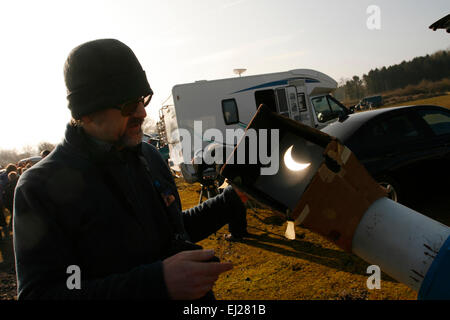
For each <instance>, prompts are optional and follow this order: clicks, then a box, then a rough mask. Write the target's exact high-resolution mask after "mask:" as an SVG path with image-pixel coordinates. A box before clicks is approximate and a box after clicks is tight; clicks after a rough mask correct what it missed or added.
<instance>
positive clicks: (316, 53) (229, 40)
mask: <svg viewBox="0 0 450 320" xmlns="http://www.w3.org/2000/svg"><path fill="white" fill-rule="evenodd" d="M371 6H376V9H377V10H375V11H374V10H373V9H372V8H373V7H371ZM368 9H369V10H368ZM449 13H450V1H448V0H427V1H425V0H390V1H386V0H371V1H366V0H341V1H335V0H328V1H318V0H317V1H306V0H278V1H274V0H164V1H156V0H126V1H123V0H110V1H106V0H104V1H97V0H89V1H84V0H78V1H65V0H58V1H45V0H40V1H34V0H21V1H6V0H1V2H0V36H1V37H0V39H1V42H0V48H1V50H0V149H12V148H16V149H18V150H20V149H21V148H22V147H24V146H27V145H28V146H33V145H37V144H38V143H39V142H42V141H47V142H51V143H58V142H60V141H61V139H62V138H63V136H64V131H65V127H66V124H67V122H68V121H69V120H70V111H69V109H68V108H67V100H66V89H65V85H64V78H63V65H64V62H65V60H66V58H67V55H68V54H69V52H70V51H71V50H72V49H73V48H74V47H76V46H78V45H79V44H81V43H84V42H87V41H91V40H95V39H100V38H115V39H118V40H120V41H122V42H124V43H125V44H127V45H128V46H129V47H130V48H131V49H132V50H133V51H134V53H135V54H136V56H137V57H138V59H139V61H140V62H141V65H142V66H143V68H144V70H145V71H146V74H147V78H148V80H149V83H150V86H151V87H152V89H153V91H154V93H155V94H154V96H153V99H152V101H151V103H150V105H149V106H148V107H147V114H148V116H150V117H152V118H156V117H157V114H158V109H159V108H160V107H161V104H162V102H163V101H164V100H165V99H166V98H167V97H169V95H170V93H171V89H172V87H173V86H174V85H176V84H180V83H188V82H194V81H196V80H213V79H220V78H230V77H234V76H236V75H234V74H233V69H236V68H246V69H247V71H246V72H245V73H244V75H255V74H261V73H270V72H280V71H288V70H292V69H301V68H307V69H315V70H318V71H321V72H323V73H325V74H328V75H329V76H331V77H333V78H334V79H335V80H336V81H338V82H339V81H340V80H341V79H346V78H350V77H352V76H353V75H358V76H362V75H363V74H364V73H367V72H368V71H369V70H370V69H374V68H377V67H383V66H389V65H393V64H397V63H401V62H402V61H403V60H406V61H408V60H410V59H412V58H414V57H416V56H422V55H426V54H430V53H433V52H435V51H438V50H443V49H449V48H450V35H449V34H447V33H446V32H445V31H443V30H438V31H436V32H433V31H432V30H430V29H428V26H429V25H430V24H432V23H433V22H435V21H436V20H438V19H440V18H442V17H443V16H445V15H446V14H449ZM368 22H369V26H368ZM374 27H375V28H374Z"/></svg>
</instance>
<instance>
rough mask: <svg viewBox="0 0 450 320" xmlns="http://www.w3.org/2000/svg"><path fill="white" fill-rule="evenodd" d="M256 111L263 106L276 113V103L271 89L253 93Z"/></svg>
mask: <svg viewBox="0 0 450 320" xmlns="http://www.w3.org/2000/svg"><path fill="white" fill-rule="evenodd" d="M255 102H256V109H258V108H259V106H260V105H261V104H265V105H266V106H267V107H269V109H270V110H271V111H272V112H275V113H276V112H277V103H276V100H275V92H274V91H273V90H272V89H269V90H259V91H255Z"/></svg>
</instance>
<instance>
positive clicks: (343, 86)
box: [336, 49, 450, 100]
mask: <svg viewBox="0 0 450 320" xmlns="http://www.w3.org/2000/svg"><path fill="white" fill-rule="evenodd" d="M446 78H450V50H448V49H447V50H441V51H437V52H435V53H433V54H431V55H428V54H427V55H426V56H422V57H416V58H414V59H412V60H411V61H402V62H401V63H400V64H396V65H392V66H389V67H387V68H386V67H382V68H381V69H378V68H376V69H375V70H370V71H369V72H368V73H367V74H364V75H363V76H362V78H360V77H358V76H353V78H352V79H348V80H341V81H340V86H339V88H338V90H337V92H336V94H337V95H338V96H340V97H339V98H340V99H342V100H356V99H361V98H363V97H364V96H367V95H375V94H381V93H384V92H389V91H394V90H397V89H401V88H405V87H407V86H414V85H418V84H420V83H421V82H422V83H424V82H427V83H430V82H439V81H441V80H443V79H446ZM445 83H448V82H445ZM436 89H439V90H445V89H446V90H450V88H442V84H441V85H439V86H437V88H436Z"/></svg>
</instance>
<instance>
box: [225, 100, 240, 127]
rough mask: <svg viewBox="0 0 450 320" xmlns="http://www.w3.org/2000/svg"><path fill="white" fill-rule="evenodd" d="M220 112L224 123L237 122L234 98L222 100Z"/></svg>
mask: <svg viewBox="0 0 450 320" xmlns="http://www.w3.org/2000/svg"><path fill="white" fill-rule="evenodd" d="M222 112H223V119H224V120H225V124H227V125H230V124H236V123H239V113H238V108H237V104H236V100H235V99H227V100H222Z"/></svg>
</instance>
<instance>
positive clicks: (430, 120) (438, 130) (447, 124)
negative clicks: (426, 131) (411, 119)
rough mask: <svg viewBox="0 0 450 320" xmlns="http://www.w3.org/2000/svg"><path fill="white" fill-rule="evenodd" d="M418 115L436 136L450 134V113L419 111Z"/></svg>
mask: <svg viewBox="0 0 450 320" xmlns="http://www.w3.org/2000/svg"><path fill="white" fill-rule="evenodd" d="M418 113H419V115H420V116H421V117H422V119H423V120H425V122H426V123H427V124H428V125H429V126H430V128H431V130H433V132H434V134H436V135H438V136H440V135H444V134H450V113H447V112H445V111H440V110H419V111H418Z"/></svg>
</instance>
